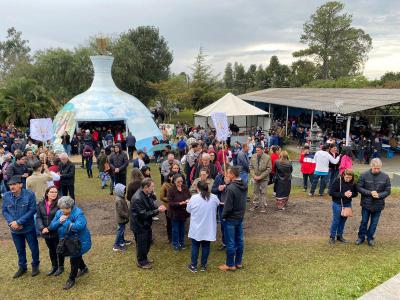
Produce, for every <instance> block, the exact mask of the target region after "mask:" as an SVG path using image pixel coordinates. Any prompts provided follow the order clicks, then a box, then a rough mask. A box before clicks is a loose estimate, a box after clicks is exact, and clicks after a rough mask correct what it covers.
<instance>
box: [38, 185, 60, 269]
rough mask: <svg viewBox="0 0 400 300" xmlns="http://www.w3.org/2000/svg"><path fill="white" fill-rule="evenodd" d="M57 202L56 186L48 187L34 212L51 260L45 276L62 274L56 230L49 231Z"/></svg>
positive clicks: (56, 209)
mask: <svg viewBox="0 0 400 300" xmlns="http://www.w3.org/2000/svg"><path fill="white" fill-rule="evenodd" d="M57 201H58V190H57V187H56V186H54V185H53V186H51V187H48V188H47V189H46V191H45V193H44V199H43V200H42V201H40V202H39V204H38V206H37V211H36V226H37V228H38V229H39V231H40V234H41V235H42V236H43V238H44V240H45V242H46V245H47V248H48V249H49V256H50V260H51V265H52V267H51V269H50V271H49V272H48V273H47V276H51V275H54V276H58V275H61V274H62V273H63V272H64V256H62V255H57V245H58V242H59V238H58V233H57V231H56V230H49V228H48V227H49V226H50V223H51V221H52V220H53V219H54V216H55V215H56V212H57V211H58V207H57Z"/></svg>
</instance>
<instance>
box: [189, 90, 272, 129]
mask: <svg viewBox="0 0 400 300" xmlns="http://www.w3.org/2000/svg"><path fill="white" fill-rule="evenodd" d="M212 112H224V113H226V115H227V117H228V123H229V124H235V125H237V126H238V127H239V128H250V127H253V126H254V127H255V126H261V127H262V128H264V129H269V125H270V119H269V118H268V115H269V113H268V112H266V111H264V110H262V109H260V108H258V107H255V106H253V105H251V104H249V103H247V102H246V101H244V100H242V99H240V98H239V97H236V96H235V95H233V94H232V93H228V94H226V95H225V96H223V97H222V98H221V99H219V100H217V101H215V102H214V103H212V104H210V105H209V106H207V107H205V108H203V109H202V110H199V111H198V112H196V113H194V123H195V125H196V126H198V125H200V126H201V127H204V128H207V127H213V126H212V122H211V121H210V122H209V118H210V117H211V113H212Z"/></svg>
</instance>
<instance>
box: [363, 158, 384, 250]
mask: <svg viewBox="0 0 400 300" xmlns="http://www.w3.org/2000/svg"><path fill="white" fill-rule="evenodd" d="M370 167H371V169H370V170H369V171H367V172H365V173H363V174H361V176H360V180H359V181H358V184H357V190H358V192H359V193H360V194H361V208H362V209H361V224H360V228H359V230H358V239H357V240H356V245H361V244H362V243H364V241H365V238H366V239H367V242H368V245H369V246H374V245H375V240H374V235H375V231H376V227H377V226H378V222H379V218H380V216H381V212H382V210H383V209H384V208H385V199H386V197H388V196H389V195H390V192H391V183H390V179H389V176H388V175H387V174H385V173H384V172H382V171H381V169H382V161H381V160H380V159H379V158H374V159H372V160H371V162H370ZM368 222H370V224H369V227H368Z"/></svg>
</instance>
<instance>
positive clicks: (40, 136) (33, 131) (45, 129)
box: [30, 119, 53, 142]
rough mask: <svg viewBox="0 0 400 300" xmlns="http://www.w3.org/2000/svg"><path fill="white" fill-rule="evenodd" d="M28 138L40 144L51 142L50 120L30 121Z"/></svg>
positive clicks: (51, 127) (51, 124)
mask: <svg viewBox="0 0 400 300" xmlns="http://www.w3.org/2000/svg"><path fill="white" fill-rule="evenodd" d="M30 136H31V138H33V139H34V140H37V141H41V142H46V141H48V140H51V139H52V138H53V122H52V121H51V119H31V120H30Z"/></svg>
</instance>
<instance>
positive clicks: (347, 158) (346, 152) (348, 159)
mask: <svg viewBox="0 0 400 300" xmlns="http://www.w3.org/2000/svg"><path fill="white" fill-rule="evenodd" d="M352 157H353V153H352V152H351V149H350V147H346V148H343V155H342V158H341V159H340V165H339V174H340V175H342V173H343V172H344V170H346V169H351V167H352V166H353V158H352Z"/></svg>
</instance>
